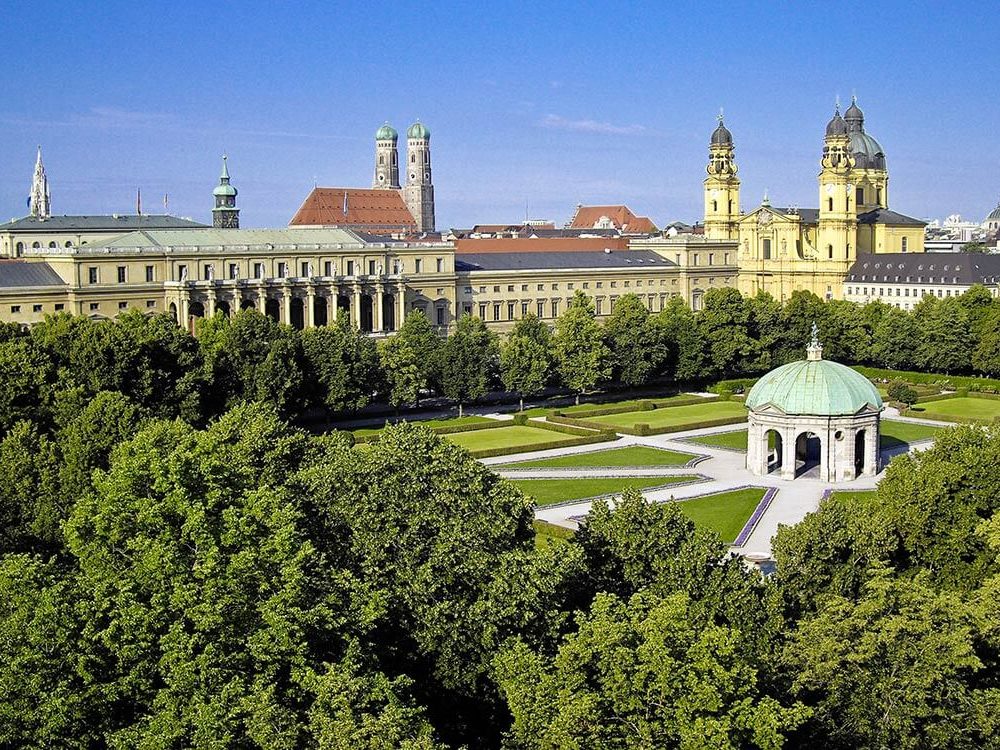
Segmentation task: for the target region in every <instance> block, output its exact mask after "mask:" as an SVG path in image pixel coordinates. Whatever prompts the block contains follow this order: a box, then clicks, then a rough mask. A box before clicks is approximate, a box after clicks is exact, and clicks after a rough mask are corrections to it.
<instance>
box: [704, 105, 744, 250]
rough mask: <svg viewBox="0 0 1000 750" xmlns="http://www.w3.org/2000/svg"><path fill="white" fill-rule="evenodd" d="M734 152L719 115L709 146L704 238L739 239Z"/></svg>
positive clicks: (738, 199) (737, 193)
mask: <svg viewBox="0 0 1000 750" xmlns="http://www.w3.org/2000/svg"><path fill="white" fill-rule="evenodd" d="M733 151H734V148H733V135H732V133H730V132H729V130H728V129H727V128H726V126H725V125H724V124H723V122H722V115H721V114H720V115H719V125H718V127H716V129H715V131H714V132H713V133H712V139H711V141H710V142H709V146H708V166H707V167H706V171H707V172H708V177H706V178H705V236H706V237H707V238H709V239H712V240H737V239H739V227H738V225H737V220H738V219H739V216H740V180H739V178H738V177H737V176H736V171H737V167H736V162H735V160H734V159H733Z"/></svg>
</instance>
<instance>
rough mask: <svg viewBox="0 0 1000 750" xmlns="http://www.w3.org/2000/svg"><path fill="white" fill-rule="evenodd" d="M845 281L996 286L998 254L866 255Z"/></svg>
mask: <svg viewBox="0 0 1000 750" xmlns="http://www.w3.org/2000/svg"><path fill="white" fill-rule="evenodd" d="M847 281H853V282H865V281H867V282H869V283H872V282H877V283H895V284H900V283H906V284H956V285H961V286H969V285H970V284H996V283H998V282H1000V254H990V253H877V254H874V255H872V254H870V253H865V254H862V255H858V259H857V260H856V261H854V264H853V265H852V266H851V269H850V271H849V272H848V274H847Z"/></svg>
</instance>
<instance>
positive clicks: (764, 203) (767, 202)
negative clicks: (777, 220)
mask: <svg viewBox="0 0 1000 750" xmlns="http://www.w3.org/2000/svg"><path fill="white" fill-rule="evenodd" d="M760 205H762V206H770V205H771V199H770V198H768V197H767V188H764V200H763V201H762V202H761V204H760Z"/></svg>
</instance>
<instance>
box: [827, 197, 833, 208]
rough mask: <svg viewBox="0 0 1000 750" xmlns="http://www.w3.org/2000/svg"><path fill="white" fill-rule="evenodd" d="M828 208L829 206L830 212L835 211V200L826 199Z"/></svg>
mask: <svg viewBox="0 0 1000 750" xmlns="http://www.w3.org/2000/svg"><path fill="white" fill-rule="evenodd" d="M826 206H827V210H828V211H832V210H833V198H827V199H826Z"/></svg>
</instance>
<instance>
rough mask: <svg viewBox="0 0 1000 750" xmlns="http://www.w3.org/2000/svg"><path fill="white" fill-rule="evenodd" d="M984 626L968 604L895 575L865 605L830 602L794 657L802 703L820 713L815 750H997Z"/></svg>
mask: <svg viewBox="0 0 1000 750" xmlns="http://www.w3.org/2000/svg"><path fill="white" fill-rule="evenodd" d="M976 620H977V618H976V616H975V613H974V611H973V610H972V608H971V607H970V606H969V604H968V603H967V602H965V601H963V599H962V597H960V596H958V595H956V594H954V593H948V592H939V591H935V590H933V589H932V588H930V587H928V586H927V585H926V584H925V583H924V581H923V580H922V579H920V578H919V577H918V578H917V579H915V580H899V579H895V578H894V577H893V576H892V575H891V573H890V572H889V571H885V570H882V571H876V572H875V573H874V575H873V576H872V578H871V579H870V580H868V581H867V582H866V583H865V584H864V587H863V589H862V592H861V596H860V598H859V599H858V601H857V602H854V601H851V600H849V599H845V598H843V597H831V598H829V599H826V600H824V601H823V602H822V605H821V609H820V610H819V612H818V613H817V614H816V615H815V616H814V617H810V618H808V619H807V620H805V621H804V622H801V623H800V624H799V626H798V628H797V629H796V630H795V631H794V632H793V633H792V637H791V640H790V641H789V644H788V647H787V649H786V659H787V662H788V664H789V667H790V669H791V671H792V673H793V674H794V675H795V677H794V685H793V689H792V691H793V695H795V696H796V697H797V698H799V699H800V700H803V701H805V702H806V703H808V704H810V705H814V706H815V711H814V714H813V720H812V722H811V723H810V726H809V727H808V730H807V732H806V734H807V737H808V739H807V741H806V746H809V747H816V746H822V747H826V748H832V749H833V750H837V749H838V748H843V749H844V750H847V749H849V748H871V749H872V750H875V749H877V748H884V747H894V748H902V749H903V750H925V749H926V750H930V749H931V748H941V747H947V748H956V749H962V748H968V750H972V749H973V748H983V747H996V736H995V735H993V734H991V728H990V726H989V724H990V723H991V722H993V719H992V718H990V716H991V714H992V713H993V711H994V710H995V701H996V697H995V695H991V694H990V692H989V691H982V690H977V689H975V685H976V683H977V682H978V679H979V676H985V670H984V664H983V662H982V661H981V659H980V658H979V656H978V655H977V653H976V646H977V640H978V634H977V630H978V626H977V622H976ZM991 703H992V705H991ZM984 730H985V731H984Z"/></svg>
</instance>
